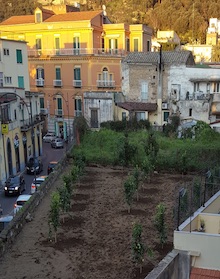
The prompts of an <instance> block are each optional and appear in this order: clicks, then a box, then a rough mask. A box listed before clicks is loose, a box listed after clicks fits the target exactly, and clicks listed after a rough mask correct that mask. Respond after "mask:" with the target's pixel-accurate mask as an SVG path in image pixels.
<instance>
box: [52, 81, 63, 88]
mask: <svg viewBox="0 0 220 279" xmlns="http://www.w3.org/2000/svg"><path fill="white" fill-rule="evenodd" d="M62 85H63V83H62V80H61V79H54V80H53V86H54V87H61V86H62Z"/></svg>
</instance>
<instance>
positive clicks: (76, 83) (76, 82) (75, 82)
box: [73, 80, 82, 88]
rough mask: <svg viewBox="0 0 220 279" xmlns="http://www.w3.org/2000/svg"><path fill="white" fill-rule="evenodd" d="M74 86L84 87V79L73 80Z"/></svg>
mask: <svg viewBox="0 0 220 279" xmlns="http://www.w3.org/2000/svg"><path fill="white" fill-rule="evenodd" d="M73 87H75V88H81V87H82V81H81V80H73Z"/></svg>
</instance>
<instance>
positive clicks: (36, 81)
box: [35, 78, 44, 87]
mask: <svg viewBox="0 0 220 279" xmlns="http://www.w3.org/2000/svg"><path fill="white" fill-rule="evenodd" d="M35 85H36V86H38V87H43V86H44V79H42V78H39V79H35Z"/></svg>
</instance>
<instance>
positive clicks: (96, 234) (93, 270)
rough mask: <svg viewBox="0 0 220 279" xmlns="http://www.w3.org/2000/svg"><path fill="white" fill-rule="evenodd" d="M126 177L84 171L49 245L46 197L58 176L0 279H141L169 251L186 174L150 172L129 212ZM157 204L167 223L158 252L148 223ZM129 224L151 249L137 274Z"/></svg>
mask: <svg viewBox="0 0 220 279" xmlns="http://www.w3.org/2000/svg"><path fill="white" fill-rule="evenodd" d="M69 168H70V166H69V167H68V166H67V168H66V171H68V170H69ZM127 176H128V170H122V169H118V168H111V167H99V166H91V167H87V168H86V174H85V175H84V177H82V178H81V180H80V182H79V183H78V185H77V188H76V191H75V192H74V194H73V196H72V201H71V210H70V212H69V213H68V214H65V216H63V217H64V218H61V224H60V227H59V229H58V234H57V242H56V243H54V241H51V239H50V238H49V226H48V214H49V210H50V202H51V193H52V192H53V191H55V190H56V187H58V186H60V185H62V183H63V181H62V177H60V178H59V180H57V182H56V183H55V185H54V186H53V188H51V190H50V192H49V193H48V195H47V196H45V198H44V199H43V201H42V203H41V204H40V205H39V207H38V208H37V210H36V212H35V214H34V218H33V220H32V221H31V222H29V223H27V224H26V225H25V226H24V228H23V230H22V232H21V233H20V234H19V235H18V237H17V239H16V242H15V243H14V244H13V246H12V248H11V249H10V250H9V251H8V252H7V253H6V255H5V256H4V257H3V258H2V259H1V261H0V278H1V279H33V278H40V279H44V278H49V279H50V278H51V279H83V278H86V279H134V278H136V279H143V278H144V277H145V276H146V275H147V274H148V273H149V272H150V271H151V270H152V269H153V268H154V267H155V266H156V265H157V264H158V263H159V261H160V260H161V259H162V258H163V257H164V256H165V255H166V254H167V253H168V252H169V251H171V250H172V243H173V241H172V237H173V229H174V226H175V224H174V222H173V206H174V202H175V193H176V192H177V191H176V190H177V189H176V188H177V185H178V184H181V182H183V181H190V180H192V176H191V175H186V176H182V175H180V174H166V173H157V174H154V175H153V177H152V178H151V181H150V182H145V183H144V184H143V185H142V186H141V188H140V190H139V199H138V200H137V199H136V198H135V199H134V201H133V203H132V207H131V212H130V213H128V207H127V204H126V202H125V198H124V188H123V183H124V181H125V180H126V178H127ZM159 203H164V205H165V206H166V223H167V225H168V242H167V244H166V245H165V246H164V247H163V249H162V248H161V245H160V244H159V240H158V237H157V232H156V230H155V228H154V225H153V220H154V216H155V214H156V206H157V205H158V204H159ZM135 222H138V223H140V224H141V225H142V227H143V234H142V238H143V242H144V244H145V245H147V246H148V247H150V248H151V249H152V250H153V257H152V258H148V257H147V256H146V257H145V261H144V262H143V269H142V273H141V274H140V269H139V267H138V266H136V265H135V263H134V262H133V260H132V250H131V240H132V228H133V225H134V223H135Z"/></svg>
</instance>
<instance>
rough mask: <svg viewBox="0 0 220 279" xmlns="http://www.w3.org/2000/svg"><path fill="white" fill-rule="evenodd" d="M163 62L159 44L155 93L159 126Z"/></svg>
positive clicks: (161, 121) (160, 121)
mask: <svg viewBox="0 0 220 279" xmlns="http://www.w3.org/2000/svg"><path fill="white" fill-rule="evenodd" d="M162 73H163V64H162V46H160V52H159V61H158V95H157V105H158V108H157V122H158V125H159V126H162V123H163V119H162V116H163V115H162V95H163V92H162V88H163V74H162Z"/></svg>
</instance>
